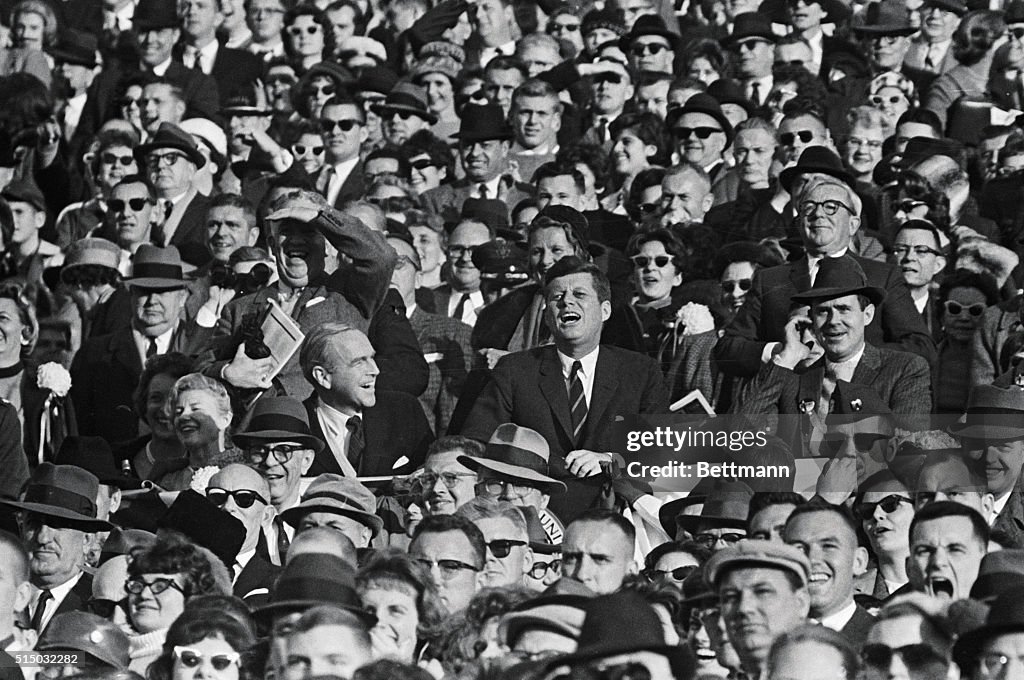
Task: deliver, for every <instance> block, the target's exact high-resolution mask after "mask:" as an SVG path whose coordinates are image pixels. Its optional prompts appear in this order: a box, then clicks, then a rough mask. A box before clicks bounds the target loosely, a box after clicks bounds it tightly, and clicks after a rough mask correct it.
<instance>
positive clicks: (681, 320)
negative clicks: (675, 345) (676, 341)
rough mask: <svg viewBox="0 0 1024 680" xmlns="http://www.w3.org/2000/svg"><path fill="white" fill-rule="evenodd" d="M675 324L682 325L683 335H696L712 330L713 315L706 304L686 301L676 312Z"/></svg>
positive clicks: (713, 323)
mask: <svg viewBox="0 0 1024 680" xmlns="http://www.w3.org/2000/svg"><path fill="white" fill-rule="evenodd" d="M676 326H677V327H680V326H681V327H682V333H683V335H697V334H698V333H704V332H707V331H711V330H714V328H715V317H713V316H711V310H709V309H708V308H707V305H700V304H697V303H696V302H687V303H686V304H685V305H683V306H682V307H680V308H679V311H677V312H676Z"/></svg>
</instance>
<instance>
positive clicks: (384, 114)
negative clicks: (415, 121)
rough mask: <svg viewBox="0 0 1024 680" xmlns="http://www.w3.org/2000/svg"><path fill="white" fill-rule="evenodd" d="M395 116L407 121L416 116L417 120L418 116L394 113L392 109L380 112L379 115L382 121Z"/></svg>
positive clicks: (408, 113)
mask: <svg viewBox="0 0 1024 680" xmlns="http://www.w3.org/2000/svg"><path fill="white" fill-rule="evenodd" d="M395 116H398V117H399V118H400V119H402V120H409V119H410V118H412V117H413V116H416V117H417V118H419V115H418V114H415V113H411V112H409V111H395V110H394V109H392V110H391V111H387V110H385V111H381V114H380V117H381V118H383V119H384V120H391V119H392V118H394V117H395Z"/></svg>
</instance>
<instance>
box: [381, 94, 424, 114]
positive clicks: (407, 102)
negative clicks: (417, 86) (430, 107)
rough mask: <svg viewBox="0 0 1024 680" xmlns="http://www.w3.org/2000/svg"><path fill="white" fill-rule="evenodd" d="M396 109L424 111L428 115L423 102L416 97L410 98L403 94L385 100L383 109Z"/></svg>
mask: <svg viewBox="0 0 1024 680" xmlns="http://www.w3.org/2000/svg"><path fill="white" fill-rule="evenodd" d="M395 107H401V108H405V109H415V110H417V111H422V112H423V113H424V114H426V113H427V107H426V105H425V104H424V103H423V102H422V101H420V100H419V99H417V98H416V97H410V96H408V95H405V94H403V93H398V94H393V95H392V96H390V97H388V98H387V100H385V102H384V107H383V108H385V109H390V108H395Z"/></svg>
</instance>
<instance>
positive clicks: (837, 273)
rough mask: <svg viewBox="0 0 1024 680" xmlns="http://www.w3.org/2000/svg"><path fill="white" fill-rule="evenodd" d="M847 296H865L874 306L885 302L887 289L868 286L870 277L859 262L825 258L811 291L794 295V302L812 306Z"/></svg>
mask: <svg viewBox="0 0 1024 680" xmlns="http://www.w3.org/2000/svg"><path fill="white" fill-rule="evenodd" d="M846 295H863V296H865V297H866V298H867V299H868V300H870V301H871V304H873V305H880V304H882V302H883V301H884V300H885V289H884V288H878V287H875V286H869V285H868V277H867V276H866V275H865V274H864V270H863V269H861V267H860V265H859V264H857V261H856V260H854V259H853V258H852V257H851V256H849V255H843V256H842V257H825V258H822V259H821V260H820V261H819V262H818V275H817V276H816V277H815V278H814V285H813V286H811V287H810V289H809V290H805V291H803V292H802V293H796V294H794V295H793V296H792V297H791V298H790V299H791V300H793V301H794V302H800V303H803V304H810V303H812V302H814V301H816V300H817V301H821V300H834V299H835V298H838V297H844V296H846Z"/></svg>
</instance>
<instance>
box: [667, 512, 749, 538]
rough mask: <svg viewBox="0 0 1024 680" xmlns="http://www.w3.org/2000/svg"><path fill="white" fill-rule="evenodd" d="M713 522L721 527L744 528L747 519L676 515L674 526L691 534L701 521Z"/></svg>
mask: <svg viewBox="0 0 1024 680" xmlns="http://www.w3.org/2000/svg"><path fill="white" fill-rule="evenodd" d="M711 522H714V523H716V524H718V525H720V526H721V528H723V529H746V528H747V520H746V518H744V519H738V518H736V517H721V516H717V517H716V516H709V515H680V516H677V517H676V526H677V527H678V528H680V529H685V530H686V531H689V532H690V533H691V534H692V533H693V532H694V531H696V530H697V527H698V526H700V525H701V524H702V523H711Z"/></svg>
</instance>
